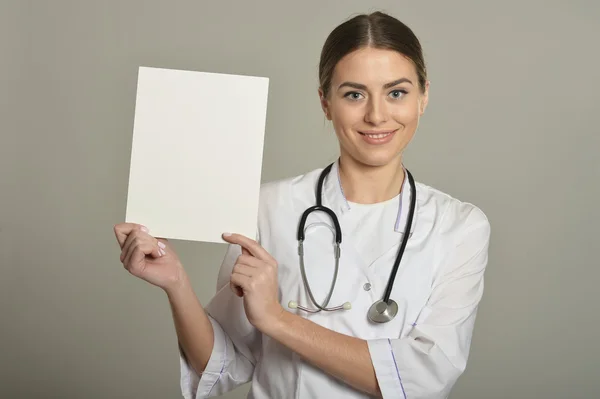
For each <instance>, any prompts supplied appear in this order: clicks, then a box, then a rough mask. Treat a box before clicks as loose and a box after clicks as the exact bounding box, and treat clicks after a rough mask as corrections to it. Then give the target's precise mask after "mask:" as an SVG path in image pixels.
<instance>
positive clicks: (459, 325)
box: [180, 162, 490, 399]
mask: <svg viewBox="0 0 600 399" xmlns="http://www.w3.org/2000/svg"><path fill="white" fill-rule="evenodd" d="M320 172H321V169H318V170H314V171H312V172H310V173H307V174H305V175H302V176H298V177H295V178H289V179H285V180H281V181H277V182H271V183H266V184H263V185H262V187H261V194H260V210H259V218H258V234H257V237H256V238H257V239H258V241H259V242H260V244H261V245H262V246H263V247H264V248H265V249H266V250H267V251H268V252H269V253H270V254H271V255H273V257H274V258H275V259H276V260H277V262H278V265H279V266H278V279H279V297H280V301H281V304H282V305H283V306H284V308H285V309H286V310H287V311H290V312H293V313H296V314H298V315H301V316H302V317H306V318H308V319H310V320H312V321H313V322H315V323H318V324H320V325H322V326H324V327H327V328H329V329H331V330H334V331H337V332H339V333H343V334H347V335H352V336H355V337H359V338H362V339H364V340H366V341H367V343H368V348H369V351H370V354H371V359H372V362H373V366H374V369H375V373H376V376H377V380H378V383H379V386H380V389H381V392H382V394H383V397H384V398H386V399H391V398H409V399H417V398H445V397H447V396H448V394H449V392H450V389H451V388H452V386H453V385H454V383H455V382H456V380H457V379H458V377H459V376H460V375H461V373H462V372H463V371H464V370H465V367H466V363H467V357H468V354H469V346H470V343H471V336H472V331H473V325H474V322H475V315H476V310H477V306H478V304H479V301H480V299H481V297H482V293H483V275H484V270H485V268H486V264H487V258H488V243H489V236H490V226H489V223H488V220H487V218H486V216H485V215H484V214H483V212H482V211H481V210H480V209H478V208H477V207H475V206H474V205H472V204H469V203H465V202H461V201H459V200H457V199H455V198H453V197H451V196H449V195H447V194H444V193H442V192H440V191H438V190H436V189H433V188H431V187H429V186H427V185H425V184H422V183H419V182H417V183H416V188H417V200H416V210H415V215H414V223H413V228H412V229H411V233H410V234H411V236H410V239H409V241H408V244H407V246H406V251H405V254H404V257H403V259H402V263H401V265H400V269H399V271H398V274H397V277H396V281H395V284H394V289H393V291H392V295H391V298H392V299H394V300H395V301H396V302H397V303H398V307H399V311H398V314H397V316H396V317H395V318H394V319H393V320H392V321H390V322H388V323H384V324H376V323H372V322H370V321H369V320H368V319H367V310H368V309H369V306H371V304H372V303H373V302H374V301H376V300H378V299H380V298H381V297H382V296H383V293H384V290H385V288H386V284H387V281H388V277H389V275H390V271H391V269H392V266H393V263H394V259H395V257H396V254H397V251H398V248H399V246H400V242H401V238H402V234H403V230H404V226H405V222H406V218H407V214H408V210H409V205H410V195H411V194H410V185H409V184H408V181H405V182H404V185H403V187H404V188H403V190H402V193H400V195H399V196H398V197H397V198H396V201H397V202H396V204H400V206H397V205H395V206H394V207H390V206H388V207H387V208H386V209H387V211H384V212H383V213H381V214H380V215H382V217H385V218H388V219H390V220H389V222H381V223H379V222H373V223H371V224H369V223H365V222H364V221H363V222H361V221H356V220H353V219H352V215H353V206H352V205H351V204H349V203H348V201H347V200H346V199H345V197H344V194H343V191H342V189H341V185H340V181H339V169H338V163H337V162H336V163H335V164H334V166H333V168H332V170H331V172H330V173H329V175H328V177H327V178H326V180H325V184H324V188H323V197H324V198H323V205H325V206H328V207H330V208H331V209H332V210H333V211H334V212H335V213H336V215H337V216H338V218H339V221H340V224H341V227H342V234H343V238H342V244H341V249H342V251H341V258H340V266H339V267H340V268H339V274H338V282H337V285H336V287H335V291H334V293H333V296H332V298H331V301H330V302H329V306H337V305H341V304H342V303H344V302H346V301H350V302H351V303H352V308H351V310H346V311H338V312H320V313H316V314H307V313H305V312H302V311H301V310H294V309H290V308H288V306H287V304H288V302H289V301H290V300H294V301H297V302H298V303H299V304H300V305H303V306H309V307H311V308H314V305H313V304H312V303H311V302H310V299H309V297H308V294H307V292H306V290H305V288H304V285H303V282H302V278H301V274H300V268H299V257H298V252H297V245H298V242H297V239H296V232H297V226H298V221H299V219H300V216H301V214H302V212H304V210H305V209H306V208H308V207H310V206H312V205H314V204H315V187H316V183H317V180H318V177H319V174H320ZM386 212H387V213H386ZM390 212H393V213H390ZM386 215H387V216H386ZM323 223H324V224H326V225H329V226H331V223H330V221H329V218H328V216H327V215H326V214H324V213H322V212H313V213H312V214H311V216H310V217H309V218H308V221H307V226H308V228H307V233H306V240H305V262H306V263H305V264H306V272H307V277H308V280H309V282H310V284H311V288H312V291H313V293H314V295H315V297H316V298H315V299H316V300H317V301H322V300H323V298H324V297H325V296H326V295H327V292H328V289H329V285H330V283H331V278H332V273H333V270H334V257H333V246H332V243H333V236H332V233H331V231H330V230H329V229H327V228H323V227H322V226H323ZM367 249H369V251H370V252H369V251H367ZM365 253H370V255H369V258H368V259H365V255H364V254H365ZM239 254H240V248H239V247H238V246H237V245H232V246H230V247H229V248H228V250H227V253H226V256H225V259H224V261H223V264H222V266H221V269H220V272H219V277H218V282H217V293H216V294H215V296H214V297H213V299H212V300H211V301H210V303H209V304H208V305H207V306H206V310H207V312H208V314H209V317H210V320H211V322H212V324H213V328H214V333H215V344H214V349H213V352H212V354H211V357H210V360H209V362H208V366H207V367H206V370H205V372H204V373H202V375H201V376H198V375H197V374H196V373H194V371H193V370H192V369H191V367H189V365H188V363H187V362H186V360H185V358H184V357H183V356H182V355H181V354H180V364H181V389H182V393H183V396H184V397H185V398H206V397H213V396H218V395H221V394H223V393H225V392H227V391H229V390H231V389H233V388H235V387H237V386H239V385H241V384H243V383H246V382H249V381H251V382H252V385H251V389H250V393H249V396H248V397H249V398H255V399H263V398H273V399H283V398H301V399H305V398H306V399H308V398H328V399H334V398H345V399H350V398H365V397H367V395H365V394H364V393H362V392H359V391H357V390H355V389H354V388H352V387H350V386H348V385H346V384H345V383H343V382H341V381H340V380H338V379H336V378H334V377H331V376H330V375H328V374H326V373H325V372H323V371H322V370H320V369H318V368H316V367H313V366H312V365H311V364H310V363H308V362H307V361H304V360H303V359H301V358H300V357H299V356H298V355H297V354H296V353H294V352H292V351H290V350H289V349H287V348H286V347H285V346H283V345H281V344H280V343H278V342H277V341H275V340H273V339H271V338H269V337H268V336H263V335H262V334H261V333H260V332H259V331H258V330H257V329H256V328H254V327H253V326H252V325H251V324H250V323H249V322H248V320H247V318H246V315H245V313H244V308H243V302H242V299H241V298H239V297H237V296H235V295H234V294H233V292H232V291H231V289H230V286H229V276H230V273H231V270H232V268H233V264H234V263H235V260H236V258H237V256H238V255H239ZM367 283H368V284H367Z"/></svg>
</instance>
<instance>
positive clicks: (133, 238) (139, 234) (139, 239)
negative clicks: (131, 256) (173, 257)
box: [121, 230, 166, 262]
mask: <svg viewBox="0 0 600 399" xmlns="http://www.w3.org/2000/svg"><path fill="white" fill-rule="evenodd" d="M146 243H150V244H151V245H154V246H155V247H156V252H150V253H149V254H151V255H152V256H154V257H155V258H156V257H159V256H160V255H162V254H163V253H162V252H164V251H161V249H164V248H166V245H165V244H164V243H159V241H158V240H157V239H156V238H154V237H152V236H151V235H149V234H148V233H145V232H143V231H141V230H140V231H138V230H135V231H133V232H132V233H130V234H129V236H127V240H125V244H124V245H123V249H122V251H121V262H123V260H124V259H125V256H126V255H127V253H128V252H129V249H130V248H131V246H132V245H142V244H144V245H146Z"/></svg>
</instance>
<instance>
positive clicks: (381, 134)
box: [358, 129, 397, 145]
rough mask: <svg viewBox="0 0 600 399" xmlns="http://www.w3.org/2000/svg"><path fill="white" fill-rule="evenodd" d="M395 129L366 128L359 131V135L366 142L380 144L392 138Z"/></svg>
mask: <svg viewBox="0 0 600 399" xmlns="http://www.w3.org/2000/svg"><path fill="white" fill-rule="evenodd" d="M396 132H397V129H396V130H367V131H363V132H358V133H360V135H361V137H362V138H363V140H364V141H365V142H367V144H371V145H381V144H387V143H389V142H390V141H392V139H393V138H394V134H396Z"/></svg>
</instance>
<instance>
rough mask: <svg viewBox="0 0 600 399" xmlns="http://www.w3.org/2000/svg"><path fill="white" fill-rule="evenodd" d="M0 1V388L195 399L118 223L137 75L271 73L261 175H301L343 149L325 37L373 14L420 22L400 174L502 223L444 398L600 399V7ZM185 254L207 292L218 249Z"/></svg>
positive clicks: (199, 288) (162, 308)
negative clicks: (422, 68)
mask: <svg viewBox="0 0 600 399" xmlns="http://www.w3.org/2000/svg"><path fill="white" fill-rule="evenodd" d="M0 7H1V8H0V46H1V47H0V85H1V86H0V93H1V95H0V96H1V97H0V98H1V101H2V102H1V104H0V134H1V139H2V141H1V144H0V267H1V273H0V316H1V319H0V397H2V398H90V399H92V398H177V397H180V393H179V363H178V362H179V360H178V352H177V346H176V336H175V334H174V328H173V326H172V321H171V314H170V309H169V306H168V302H167V299H166V297H165V295H164V293H162V292H161V291H160V290H159V289H158V288H155V287H153V286H150V285H149V284H147V283H145V282H143V281H140V280H138V279H135V278H134V277H132V276H130V275H129V274H128V273H127V272H126V271H125V270H124V269H123V268H122V266H121V264H120V262H119V249H118V246H117V244H116V241H115V237H114V235H113V230H112V229H113V225H114V224H116V223H118V222H121V221H122V220H123V218H124V214H125V205H126V192H127V179H128V171H129V160H130V158H129V157H130V150H131V139H132V127H133V112H134V103H135V94H136V93H135V89H136V78H137V70H138V66H140V65H146V66H155V67H165V68H174V69H190V70H200V71H208V72H221V73H234V74H248V75H257V76H267V77H269V78H270V92H269V104H268V116H267V127H266V136H265V137H266V138H265V146H264V162H263V176H262V180H263V181H270V180H274V179H279V178H283V177H287V176H293V175H297V174H300V173H303V172H306V171H308V170H311V169H314V168H317V167H321V166H324V165H325V164H326V163H327V162H330V161H332V160H334V159H335V158H336V156H337V154H338V148H337V142H336V140H335V137H334V135H333V132H332V130H331V126H330V125H329V124H328V122H326V120H325V118H324V116H323V114H322V112H321V109H320V106H319V101H318V98H317V65H318V60H319V54H320V50H321V46H322V44H323V42H324V40H325V38H326V36H327V34H328V33H329V32H330V31H331V30H332V29H333V28H334V27H335V26H336V25H338V24H339V23H341V22H342V21H344V20H345V19H347V18H348V17H351V16H353V15H355V14H357V13H361V12H369V11H374V10H383V11H387V12H389V13H391V14H392V15H394V16H396V17H397V18H399V19H401V20H402V21H404V22H405V23H407V24H408V25H409V26H410V27H411V28H412V29H413V30H414V31H415V33H416V34H417V35H418V37H419V38H420V39H421V41H422V45H423V47H424V50H425V56H426V60H427V64H428V69H429V78H430V79H431V91H430V102H429V107H428V109H427V112H426V114H425V115H424V117H423V119H422V122H421V125H420V127H419V130H418V132H417V135H416V137H415V139H414V141H413V142H412V143H411V144H410V146H409V149H408V150H407V152H406V159H405V160H406V165H407V167H408V168H410V169H411V171H412V172H413V173H414V175H415V177H416V178H417V180H419V181H422V182H424V183H426V184H429V185H432V186H434V187H436V188H438V189H440V190H442V191H445V192H447V193H449V194H451V195H453V196H455V197H457V198H459V199H462V200H465V201H469V202H473V203H475V204H476V205H478V206H479V207H480V208H481V209H482V210H483V211H484V212H485V213H486V214H487V216H488V217H489V219H490V222H491V226H492V241H491V248H490V258H489V259H490V260H489V265H488V270H487V273H486V290H485V294H484V298H483V301H482V303H481V307H480V310H479V316H478V321H477V324H476V328H475V335H474V340H473V344H472V353H471V357H470V361H469V364H468V368H467V371H466V373H465V374H464V376H463V377H462V378H461V379H460V380H459V383H458V384H457V385H456V387H455V390H454V392H453V394H452V396H451V397H452V398H454V399H456V398H461V399H470V398H477V399H481V398H485V399H494V398H508V397H510V398H547V399H549V398H556V399H562V398H582V399H583V398H586V399H589V398H597V397H600V378H598V377H599V372H600V371H599V370H600V360H599V358H600V343H599V338H600V320H599V316H598V305H599V304H600V301H599V300H598V286H599V281H600V273H599V270H600V262H599V261H598V255H597V254H598V244H597V243H598V241H599V238H600V234H599V230H598V225H599V222H600V211H599V205H598V204H599V203H600V191H599V185H600V159H599V154H600V139H599V135H600V131H599V130H600V129H599V127H598V126H599V125H600V109H599V100H598V92H599V89H600V87H599V86H600V76H599V71H600V62H599V61H600V55H599V51H598V41H599V39H600V24H599V21H600V5H599V3H598V2H596V1H548V0H544V1H541V0H540V1H533V0H511V1H508V0H505V1H493V2H492V1H476V0H473V1H465V0H456V1H452V2H448V1H441V0H438V1H429V2H416V1H399V0H396V1H378V2H366V1H358V0H354V1H349V0H346V1H296V2H291V1H276V0H270V1H256V0H255V1H248V2H246V1H224V0H221V1H218V2H217V1H211V2H209V1H159V0H145V1H141V0H138V1H133V0H132V1H114V0H112V1H87V0H85V1H84V0H73V1H59V0H54V1H24V0H21V1H9V2H6V1H2V3H1V6H0ZM158 183H160V182H158ZM157 190H160V185H157ZM150 228H151V226H150ZM293 228H295V227H294V226H290V229H293ZM175 245H176V249H177V251H178V253H179V255H180V257H181V258H182V260H183V262H184V264H185V267H186V268H187V270H188V273H189V274H190V276H191V279H192V281H193V284H194V288H195V289H196V292H197V294H198V297H199V298H200V301H201V302H202V303H207V302H208V300H209V299H210V298H211V296H212V295H213V294H214V290H215V282H216V275H217V270H218V266H219V264H220V262H221V257H222V256H223V254H224V250H225V247H224V245H222V244H200V243H193V242H183V241H177V242H175ZM247 390H248V386H244V387H242V388H240V389H238V390H236V391H235V392H232V393H230V394H228V395H227V397H228V398H242V397H244V396H245V393H246V392H247Z"/></svg>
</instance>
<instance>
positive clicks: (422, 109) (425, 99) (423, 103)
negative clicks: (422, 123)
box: [419, 80, 430, 116]
mask: <svg viewBox="0 0 600 399" xmlns="http://www.w3.org/2000/svg"><path fill="white" fill-rule="evenodd" d="M429 83H430V81H429V80H428V81H427V82H425V93H424V94H421V99H420V100H419V116H421V115H423V114H424V113H425V108H427V104H428V103H429Z"/></svg>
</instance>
